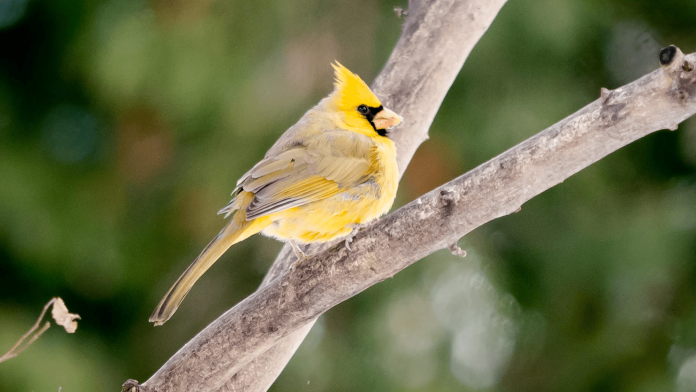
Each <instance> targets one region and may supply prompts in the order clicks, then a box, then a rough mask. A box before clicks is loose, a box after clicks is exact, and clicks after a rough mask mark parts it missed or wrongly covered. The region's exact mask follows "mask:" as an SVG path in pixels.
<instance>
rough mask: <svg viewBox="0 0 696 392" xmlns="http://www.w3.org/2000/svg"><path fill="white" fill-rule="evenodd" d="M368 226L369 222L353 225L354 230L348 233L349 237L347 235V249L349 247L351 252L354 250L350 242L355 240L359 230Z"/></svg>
mask: <svg viewBox="0 0 696 392" xmlns="http://www.w3.org/2000/svg"><path fill="white" fill-rule="evenodd" d="M367 226H368V224H367V223H359V224H356V225H353V231H351V232H350V234H348V237H346V242H345V244H346V249H348V251H349V252H352V251H353V249H351V248H350V244H351V243H352V242H353V238H355V235H356V234H358V232H359V231H360V230H362V229H364V228H366V227H367Z"/></svg>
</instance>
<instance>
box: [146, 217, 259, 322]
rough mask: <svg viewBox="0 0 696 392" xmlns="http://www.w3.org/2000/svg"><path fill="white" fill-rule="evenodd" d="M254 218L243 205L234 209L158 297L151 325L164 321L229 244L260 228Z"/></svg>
mask: <svg viewBox="0 0 696 392" xmlns="http://www.w3.org/2000/svg"><path fill="white" fill-rule="evenodd" d="M260 223H261V222H259V221H258V220H252V221H250V222H247V221H246V219H245V214H244V211H243V209H242V210H241V211H237V213H236V214H235V215H234V216H233V217H232V219H231V220H230V222H229V223H228V224H227V226H225V228H224V229H222V231H221V232H220V234H218V235H217V237H215V238H214V239H213V240H212V241H210V243H209V244H208V246H206V247H205V249H203V252H201V254H200V255H199V256H198V257H197V258H196V260H194V261H193V263H191V265H190V266H189V267H188V268H187V269H186V271H184V273H183V274H181V276H180V277H179V279H178V280H177V281H176V282H175V283H174V285H173V286H172V287H171V288H170V289H169V291H168V292H167V294H166V295H165V296H164V298H162V300H161V301H160V303H159V305H157V308H155V311H154V312H152V315H151V316H150V321H151V322H153V323H155V326H157V325H162V324H164V323H165V322H166V321H167V320H169V318H170V317H172V315H173V314H174V312H176V309H177V308H178V307H179V305H180V304H181V302H182V301H183V300H184V297H186V294H188V292H189V291H190V290H191V287H193V285H194V283H196V281H197V280H198V279H199V278H200V277H201V276H202V275H203V273H205V271H207V270H208V268H210V267H211V266H212V265H213V263H215V262H216V261H217V259H219V258H220V256H222V254H223V253H225V251H226V250H227V249H228V248H229V247H230V246H232V245H234V244H236V243H237V242H239V241H242V240H244V239H246V238H248V237H249V236H251V235H254V234H256V233H258V232H259V231H261V230H263V228H264V227H263V226H264V225H262V224H260Z"/></svg>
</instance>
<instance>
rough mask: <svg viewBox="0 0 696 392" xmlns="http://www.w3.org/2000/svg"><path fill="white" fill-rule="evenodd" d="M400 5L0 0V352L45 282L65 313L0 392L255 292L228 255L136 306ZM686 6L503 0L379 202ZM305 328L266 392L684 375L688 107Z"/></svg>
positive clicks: (368, 59) (616, 80)
mask: <svg viewBox="0 0 696 392" xmlns="http://www.w3.org/2000/svg"><path fill="white" fill-rule="evenodd" d="M394 6H403V7H405V6H406V4H405V0H404V1H402V2H394V1H391V2H390V1H368V0H357V1H356V0H351V1H340V2H333V1H326V0H298V1H282V0H262V1H237V0H230V1H214V0H190V1H179V0H155V1H151V2H147V1H140V0H110V1H97V0H60V1H58V0H4V1H2V2H0V351H3V352H4V351H5V350H6V349H9V347H10V346H11V345H12V343H13V342H14V341H15V340H16V339H17V338H18V337H19V336H21V334H22V333H24V331H26V329H27V328H28V327H29V326H30V325H31V324H33V322H34V320H35V317H36V316H37V315H38V313H39V310H40V309H41V307H42V306H43V304H44V303H45V302H46V301H48V299H49V298H51V297H52V296H61V297H63V298H64V299H65V302H66V304H67V305H68V307H69V309H70V310H71V311H72V312H77V313H79V314H80V315H81V316H82V321H81V322H80V324H79V328H78V331H77V333H76V334H74V335H67V334H65V333H64V332H62V331H61V330H59V328H55V327H54V328H51V329H50V330H49V331H48V332H47V333H46V334H45V335H44V336H43V337H42V338H41V339H40V340H39V341H37V342H36V343H35V344H34V345H33V346H32V347H30V348H29V349H28V350H27V351H25V352H24V353H23V354H22V355H21V356H19V357H18V358H15V359H13V360H11V361H8V362H6V363H3V364H0V391H37V392H38V391H53V392H55V391H58V388H59V387H60V388H62V391H65V392H73V391H101V390H118V388H119V386H120V384H121V383H122V382H123V381H125V380H126V379H127V378H134V379H138V380H140V381H144V380H146V379H147V378H148V377H149V376H150V375H151V374H152V373H153V372H154V371H155V370H156V369H157V368H159V366H161V364H162V363H164V361H165V360H166V359H167V358H169V357H170V356H171V355H172V354H173V353H174V352H175V351H176V350H177V349H178V348H179V347H180V346H182V345H183V344H184V343H185V342H186V341H188V340H189V339H190V338H191V337H192V336H193V335H195V334H196V333H197V332H198V331H199V330H200V329H202V328H203V327H204V326H205V325H207V324H208V323H209V322H210V321H212V320H213V319H215V317H216V316H218V315H219V314H220V313H222V312H223V311H224V310H226V309H228V308H229V307H231V306H232V305H234V304H235V303H236V302H238V301H239V300H241V299H242V298H244V297H245V296H246V295H248V294H249V293H251V292H252V291H253V290H254V289H255V288H256V287H257V285H258V284H259V283H260V281H261V279H262V277H263V275H264V272H265V271H266V269H267V268H268V266H269V265H270V263H271V262H272V260H273V259H274V257H275V255H276V253H277V251H278V250H279V249H280V246H281V244H280V243H278V242H276V241H274V240H271V239H267V238H263V237H260V236H256V237H253V238H251V239H249V240H247V241H245V242H243V243H241V244H239V245H237V246H235V247H233V248H232V249H231V250H230V251H229V252H228V253H227V254H226V255H225V256H224V257H223V258H222V259H221V261H220V262H219V263H217V264H216V265H215V266H214V267H213V268H212V270H211V271H209V272H208V273H207V274H206V275H205V276H204V277H203V278H202V280H201V281H200V282H199V283H198V284H197V285H196V286H195V288H194V289H193V291H192V292H191V294H190V295H189V297H188V298H187V299H186V301H185V302H184V303H183V305H182V307H181V308H180V309H179V311H178V312H177V314H176V315H175V317H174V318H173V319H172V320H170V321H169V322H168V323H167V324H166V325H164V326H163V327H159V328H153V327H152V326H151V325H150V324H149V323H148V322H147V318H148V316H149V314H150V312H151V311H152V309H153V308H154V306H155V305H156V303H157V302H158V301H159V299H160V297H161V296H162V295H163V294H164V292H165V291H166V290H167V288H168V287H169V285H170V284H171V283H172V282H173V281H174V279H176V277H177V276H178V275H179V274H180V273H181V272H182V271H183V270H184V268H185V267H186V266H187V265H188V264H189V263H190V261H191V260H192V259H193V258H194V257H195V256H196V255H197V254H198V252H199V251H200V250H201V249H202V248H203V247H204V246H205V244H206V243H207V242H208V240H209V239H210V238H212V236H213V235H215V234H216V233H217V231H218V230H219V229H220V228H221V226H222V224H223V222H222V218H221V217H219V216H217V215H216V214H215V213H216V211H217V210H218V209H219V208H220V207H222V206H224V205H225V203H226V202H227V201H228V199H229V192H230V191H231V190H232V188H233V186H234V183H235V181H236V179H237V178H238V177H239V176H240V175H241V174H243V173H244V172H245V171H246V170H247V169H248V168H249V167H250V166H251V165H253V164H254V163H255V162H256V161H257V160H258V159H260V157H261V156H262V155H263V153H264V152H265V150H266V149H267V148H268V147H269V146H270V145H271V144H272V143H273V142H274V141H275V139H276V138H277V137H278V136H279V135H280V134H281V133H282V132H283V131H284V130H285V129H286V128H287V127H288V126H290V125H291V124H293V123H294V121H296V120H297V119H298V118H299V116H301V114H302V113H303V112H304V111H305V110H307V109H308V108H309V107H311V106H312V105H313V104H314V103H316V102H317V101H318V100H319V99H320V98H321V97H322V96H324V95H326V94H327V93H328V92H329V91H330V90H331V83H332V75H331V67H330V66H329V63H330V62H331V61H333V60H334V59H338V60H339V61H341V62H342V63H343V64H345V65H346V66H348V67H349V68H350V69H352V70H353V71H355V72H357V73H359V74H360V75H361V76H362V77H363V78H364V79H365V80H366V81H368V82H369V81H371V80H372V79H373V78H374V76H375V75H376V74H377V73H378V72H379V70H380V67H381V66H382V65H383V64H384V62H385V61H386V59H387V57H388V56H389V53H390V51H391V48H392V47H393V45H394V44H395V42H396V40H397V38H398V36H399V33H400V24H401V22H402V21H401V20H400V19H399V18H397V17H396V15H395V13H394V12H393V10H392V9H393V7H394ZM694 26H696V2H694V1H693V0H668V1H667V0H665V1H660V2H657V1H649V0H606V1H599V0H538V1H530V0H511V1H510V2H509V4H507V5H506V6H505V7H504V9H503V10H502V12H501V13H500V15H499V17H498V18H497V19H496V20H495V22H494V24H493V26H492V27H491V29H490V30H489V31H488V33H486V35H485V36H484V38H483V39H482V41H481V42H480V43H479V45H478V46H477V47H476V48H475V49H474V51H473V52H472V54H471V56H470V57H469V59H468V60H467V63H466V64H465V66H464V68H463V70H462V72H461V74H460V75H459V77H458V78H457V80H456V82H455V84H454V85H453V86H452V89H451V91H450V93H449V94H448V96H447V98H446V100H445V102H444V104H443V106H442V109H441V111H440V113H439V114H438V117H437V118H436V120H435V123H434V124H433V127H432V129H431V132H430V136H431V139H430V140H429V141H428V142H426V143H425V144H424V145H423V146H422V148H421V149H420V150H419V152H418V154H417V155H416V157H415V158H414V160H413V162H412V163H411V166H410V167H409V169H408V172H407V173H406V176H405V178H404V180H403V181H402V183H401V187H400V193H399V198H398V203H397V204H403V203H405V202H407V201H409V200H412V199H413V198H415V197H417V196H418V195H419V194H421V193H423V192H425V191H428V190H430V189H432V188H433V187H435V186H437V185H440V184H441V183H444V182H445V181H448V180H450V179H452V178H454V177H455V176H457V175H459V174H461V173H463V172H464V171H466V170H468V169H471V168H473V167H475V166H476V165H478V164H480V163H482V162H484V161H486V160H488V159H490V158H491V157H493V156H495V155H497V154H499V153H501V152H502V151H504V150H506V149H508V148H510V147H511V146H513V145H514V144H516V143H518V142H520V141H522V140H524V139H526V138H528V137H530V136H531V135H533V134H535V133H537V132H539V131H540V130H542V129H544V128H546V127H547V126H549V125H551V124H553V123H555V122H557V121H559V120H561V119H562V118H563V117H565V116H567V115H569V114H571V113H573V112H574V111H576V110H578V109H580V108H581V107H582V106H584V105H585V104H587V103H589V102H591V101H592V100H594V99H596V98H597V97H598V96H599V90H600V87H607V88H615V87H618V86H620V85H622V84H625V83H628V82H630V81H632V80H634V79H635V78H637V77H639V76H641V75H643V74H644V73H647V72H649V71H651V70H653V69H655V68H657V66H658V63H657V51H658V50H659V48H661V47H663V46H666V45H668V44H671V43H674V44H676V45H678V46H679V47H681V48H682V50H683V51H684V52H686V53H689V52H693V51H694V50H696V38H695V37H696V34H694V33H695V32H696V29H695V28H694ZM460 245H461V246H462V247H463V248H464V249H466V250H467V251H468V252H469V256H468V257H467V258H465V259H458V258H455V257H454V256H452V255H450V254H449V253H447V252H444V251H442V252H438V253H436V254H434V255H432V256H431V257H428V258H427V259H425V260H423V261H421V262H419V263H418V264H416V265H414V266H412V267H410V268H408V269H407V270H405V271H404V272H402V273H400V274H398V275H396V276H395V277H394V278H393V279H390V280H389V281H386V282H383V283H381V284H379V285H377V286H375V287H372V288H370V289H369V290H367V291H366V292H364V293H362V294H360V295H358V296H357V297H355V298H353V299H351V300H349V301H347V302H345V303H343V304H341V305H339V306H337V307H336V308H335V309H332V310H331V311H330V312H329V313H327V314H326V315H325V316H323V317H322V318H321V319H320V322H319V323H318V324H317V326H316V327H315V328H314V330H313V331H312V332H311V333H310V335H309V337H308V339H307V340H306V341H305V342H304V343H303V345H302V347H300V349H299V351H298V353H297V355H296V356H295V357H294V358H293V360H292V361H291V363H290V364H289V366H288V367H287V368H286V370H285V371H284V372H283V374H282V375H281V376H280V378H279V380H278V382H277V383H276V385H274V386H273V388H272V389H271V390H272V391H276V392H280V391H411V390H412V391H416V390H417V391H443V392H444V391H488V390H491V391H508V390H509V391H559V390H562V391H671V390H678V391H696V291H695V290H694V287H695V285H696V269H695V267H696V122H695V121H694V120H690V121H687V122H685V123H683V124H682V125H681V126H680V127H679V130H677V131H676V132H669V131H661V132H659V133H657V134H654V135H651V136H648V137H646V138H644V139H643V140H640V141H638V142H636V143H634V144H633V145H631V146H628V147H627V148H624V149H622V150H620V151H618V152H616V153H614V154H612V155H611V156H609V157H607V158H605V159H604V160H602V161H601V162H599V163H597V164H595V165H593V166H591V167H590V168H588V169H586V170H584V171H582V172H581V173H578V174H577V175H575V176H573V177H572V178H570V179H569V180H567V181H566V182H564V183H563V184H561V185H559V186H557V187H555V188H553V189H551V190H549V191H547V192H545V193H544V194H542V195H540V196H539V197H537V198H535V199H533V200H531V201H530V202H528V203H527V204H525V205H524V206H522V210H521V211H520V212H518V213H516V214H513V215H511V216H508V217H504V218H501V219H498V220H496V221H494V222H491V223H489V224H487V225H485V226H484V227H482V228H480V229H478V230H476V231H475V232H473V233H471V234H470V235H468V236H467V237H466V238H465V239H463V240H462V241H460Z"/></svg>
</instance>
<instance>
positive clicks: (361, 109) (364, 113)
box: [358, 105, 370, 116]
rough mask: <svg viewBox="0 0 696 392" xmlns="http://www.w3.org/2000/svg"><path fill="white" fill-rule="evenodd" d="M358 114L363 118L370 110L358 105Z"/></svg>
mask: <svg viewBox="0 0 696 392" xmlns="http://www.w3.org/2000/svg"><path fill="white" fill-rule="evenodd" d="M358 112H360V114H362V115H363V116H364V115H366V114H367V113H369V112H370V109H368V108H367V106H365V105H360V106H358Z"/></svg>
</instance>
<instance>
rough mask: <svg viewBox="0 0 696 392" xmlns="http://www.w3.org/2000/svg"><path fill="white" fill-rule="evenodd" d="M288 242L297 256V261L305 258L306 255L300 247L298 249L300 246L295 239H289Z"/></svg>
mask: <svg viewBox="0 0 696 392" xmlns="http://www.w3.org/2000/svg"><path fill="white" fill-rule="evenodd" d="M288 242H289V243H290V246H292V251H293V252H294V253H295V256H297V261H302V260H304V259H306V258H307V255H306V254H305V252H303V251H302V249H300V246H299V245H297V242H295V240H293V239H289V240H288Z"/></svg>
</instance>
